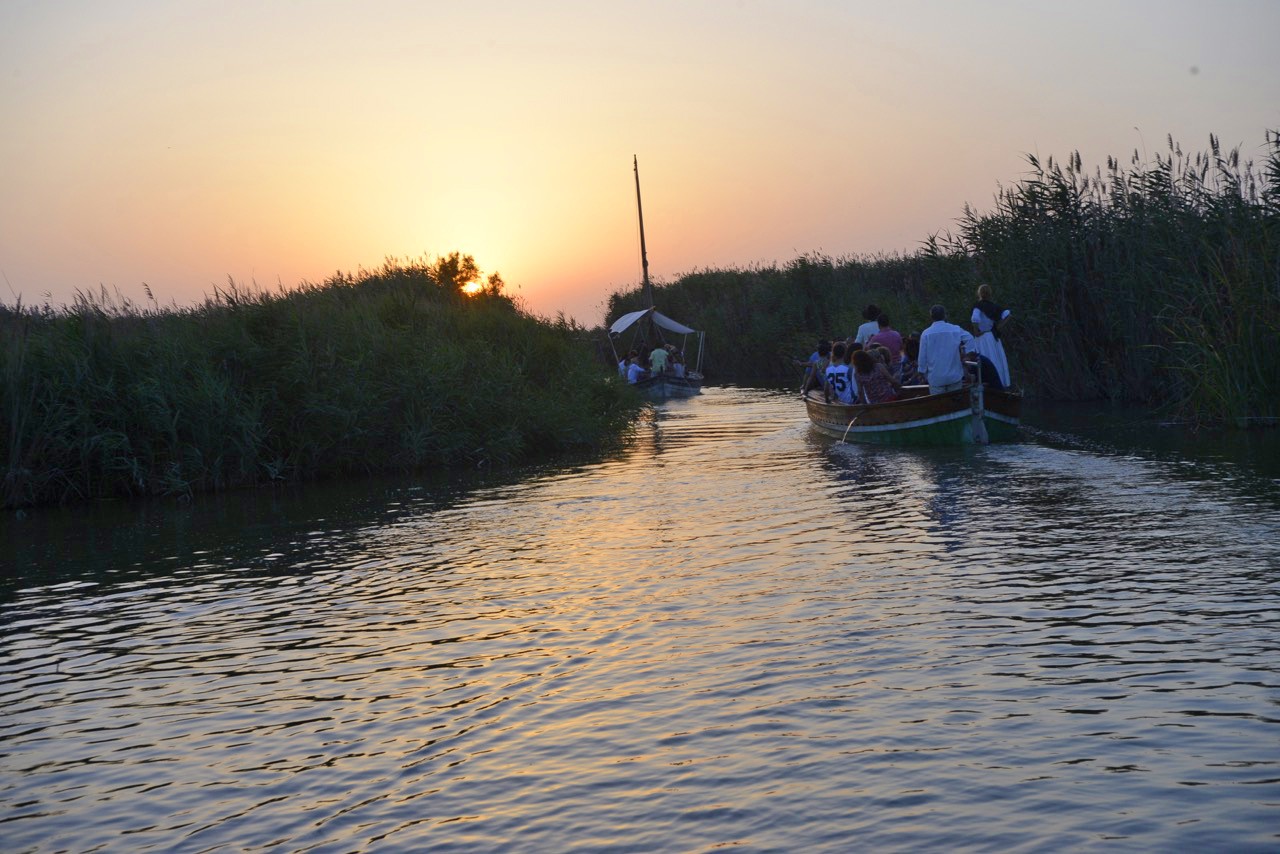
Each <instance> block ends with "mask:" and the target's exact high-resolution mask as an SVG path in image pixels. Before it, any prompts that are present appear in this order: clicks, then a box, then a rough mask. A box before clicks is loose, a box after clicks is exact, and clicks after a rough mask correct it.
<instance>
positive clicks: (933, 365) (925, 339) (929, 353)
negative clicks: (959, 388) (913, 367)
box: [918, 320, 973, 386]
mask: <svg viewBox="0 0 1280 854" xmlns="http://www.w3.org/2000/svg"><path fill="white" fill-rule="evenodd" d="M961 347H964V349H965V350H966V351H968V350H972V349H973V336H972V335H970V334H969V333H968V332H967V331H965V330H964V329H963V328H962V327H959V326H956V325H955V324H954V323H948V322H947V321H945V320H935V321H934V322H933V324H932V325H930V327H929V328H928V329H926V330H925V331H924V332H921V333H920V359H919V363H918V364H919V367H918V370H919V371H920V372H921V373H922V374H924V375H925V377H927V378H928V380H929V385H933V386H939V385H951V384H952V383H958V382H960V381H961V380H963V379H964V365H963V364H961V361H960V348H961Z"/></svg>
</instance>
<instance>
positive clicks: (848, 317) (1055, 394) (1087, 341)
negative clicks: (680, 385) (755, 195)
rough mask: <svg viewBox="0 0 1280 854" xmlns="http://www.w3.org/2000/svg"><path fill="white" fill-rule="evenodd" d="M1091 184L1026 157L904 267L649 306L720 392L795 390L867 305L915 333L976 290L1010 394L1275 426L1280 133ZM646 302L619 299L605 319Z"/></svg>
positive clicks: (741, 275) (814, 260)
mask: <svg viewBox="0 0 1280 854" xmlns="http://www.w3.org/2000/svg"><path fill="white" fill-rule="evenodd" d="M1209 143H1210V145H1209V150H1208V151H1206V152H1203V153H1199V154H1196V155H1194V156H1190V155H1184V154H1183V152H1182V149H1181V147H1180V146H1179V145H1178V144H1177V143H1175V142H1174V140H1173V138H1172V137H1169V139H1168V150H1167V151H1166V152H1163V153H1159V154H1157V155H1156V157H1155V159H1154V162H1148V161H1146V160H1145V159H1143V158H1141V157H1140V156H1139V154H1138V152H1137V151H1135V152H1134V153H1133V157H1132V159H1131V161H1130V163H1129V165H1128V166H1127V167H1123V166H1121V164H1120V163H1119V161H1117V160H1116V159H1114V158H1108V162H1107V164H1106V167H1105V169H1104V168H1102V167H1097V168H1096V169H1094V170H1093V172H1092V174H1090V173H1089V172H1088V171H1086V169H1085V167H1084V165H1083V164H1082V163H1081V159H1080V155H1079V154H1078V153H1075V154H1072V155H1071V156H1069V157H1068V158H1067V160H1066V161H1065V162H1057V161H1055V160H1053V159H1052V158H1050V159H1049V160H1047V161H1046V162H1044V163H1041V162H1040V161H1039V160H1038V159H1036V158H1035V157H1031V156H1028V158H1027V160H1028V164H1029V167H1030V169H1029V172H1028V173H1027V174H1026V175H1025V176H1024V177H1023V178H1022V179H1021V180H1020V181H1018V182H1017V183H1016V184H1014V185H1012V186H1010V187H1007V188H1001V189H1000V191H999V192H998V194H997V195H996V197H995V202H994V206H993V207H992V209H991V210H990V211H988V212H984V213H980V212H978V211H976V210H974V209H972V208H970V207H968V206H966V207H965V209H964V213H963V216H962V217H961V218H960V220H959V221H958V223H957V230H956V231H955V232H954V233H947V234H945V235H933V236H932V237H930V238H929V239H928V240H927V241H925V243H924V246H923V248H922V249H921V251H919V252H917V253H915V254H912V255H908V256H877V257H858V258H837V259H832V258H829V257H826V256H822V255H806V256H802V257H800V258H797V259H795V260H794V261H791V262H790V263H788V264H786V265H785V266H782V267H779V266H777V265H771V266H754V267H749V268H739V269H707V270H695V271H693V272H690V273H687V274H685V275H683V276H681V277H679V278H678V279H677V280H676V281H673V282H670V283H666V284H655V292H656V297H655V299H656V300H657V301H658V302H660V303H661V305H662V306H663V307H664V311H669V312H670V313H672V314H673V316H676V317H685V318H694V319H696V321H697V323H698V324H699V328H701V329H704V330H705V331H706V332H707V341H708V354H707V361H708V364H709V373H710V375H711V378H712V379H713V380H716V381H721V382H724V381H731V382H741V383H753V382H754V383H762V382H763V383H787V382H792V383H794V382H795V381H796V380H797V379H798V376H799V374H798V369H797V368H796V367H795V365H794V360H795V359H797V358H799V359H804V358H806V357H807V356H808V354H809V353H810V352H811V351H812V350H813V347H814V342H815V341H816V340H818V339H819V338H833V337H837V336H839V337H844V336H847V335H852V334H853V332H854V330H855V329H857V327H858V324H859V323H861V322H862V317H861V313H862V310H863V309H864V308H865V307H866V305H867V304H868V303H874V304H875V305H877V306H879V307H880V308H881V309H882V310H884V311H886V312H887V313H888V314H889V316H890V317H891V319H892V321H893V325H894V327H895V328H896V329H898V330H899V331H901V332H903V333H904V334H906V333H908V332H913V333H914V332H919V331H920V330H922V329H923V328H924V327H926V326H927V325H928V323H929V320H928V317H929V307H930V305H932V304H933V303H941V304H943V305H944V306H946V308H947V310H948V315H949V319H950V320H951V321H952V322H955V323H960V324H963V325H966V326H967V324H968V320H969V311H970V309H971V307H972V306H973V303H974V293H975V291H976V289H977V285H978V284H980V283H982V282H986V283H989V284H990V285H991V286H992V287H993V288H994V290H995V297H996V301H997V302H999V303H1000V304H1002V305H1003V306H1005V307H1006V308H1009V309H1011V310H1012V311H1013V317H1012V322H1011V323H1010V324H1009V327H1008V332H1007V334H1006V337H1005V339H1004V343H1005V347H1006V349H1007V350H1008V352H1009V358H1010V362H1011V365H1012V367H1013V371H1014V381H1015V383H1017V384H1018V385H1021V386H1022V387H1023V388H1024V389H1025V390H1026V391H1027V392H1028V393H1029V394H1032V395H1034V396H1039V397H1042V398H1047V399H1055V400H1108V399H1109V400H1122V401H1128V402H1131V403H1141V404H1143V405H1147V406H1152V407H1155V408H1158V409H1160V410H1162V411H1163V412H1165V413H1166V414H1168V415H1170V416H1171V417H1174V418H1177V419H1179V420H1183V421H1187V422H1190V423H1193V424H1207V423H1226V424H1234V425H1242V426H1244V425H1250V424H1274V423H1275V422H1276V419H1277V418H1278V417H1280V356H1278V355H1277V354H1280V133H1276V132H1268V134H1267V136H1266V145H1265V148H1264V151H1263V155H1264V156H1263V157H1262V158H1261V159H1260V165H1259V166H1256V167H1255V165H1254V163H1253V162H1252V161H1249V160H1245V161H1244V162H1243V163H1242V162H1241V158H1240V152H1239V149H1235V150H1232V151H1229V152H1224V151H1223V150H1222V149H1221V147H1220V145H1219V142H1218V140H1217V139H1216V138H1214V137H1210V140H1209ZM641 307H643V303H642V297H641V295H640V294H639V291H638V290H636V291H624V292H619V293H615V294H613V295H612V296H611V297H610V300H609V309H608V310H609V314H608V316H609V317H617V316H619V315H620V314H622V313H624V312H626V311H633V310H636V309H638V308H641Z"/></svg>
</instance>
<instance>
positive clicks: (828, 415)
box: [805, 389, 1022, 448]
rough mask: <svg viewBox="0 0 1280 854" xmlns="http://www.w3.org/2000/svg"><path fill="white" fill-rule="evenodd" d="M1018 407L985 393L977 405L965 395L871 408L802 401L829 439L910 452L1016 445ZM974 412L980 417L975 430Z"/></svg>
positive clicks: (922, 396)
mask: <svg viewBox="0 0 1280 854" xmlns="http://www.w3.org/2000/svg"><path fill="white" fill-rule="evenodd" d="M1021 403H1022V398H1021V395H1018V394H1014V393H1008V392H992V391H987V392H986V395H985V399H981V398H980V397H979V396H978V395H977V394H976V393H974V392H971V391H970V390H969V389H965V390H962V391H956V392H948V393H946V394H939V395H928V394H926V393H924V392H922V391H917V393H916V394H915V395H914V396H911V397H907V398H904V399H901V400H897V401H893V402H891V403H883V404H876V405H872V406H846V405H842V404H839V403H834V404H833V403H826V402H825V401H822V400H821V399H820V398H819V397H817V396H816V395H810V396H807V397H806V398H805V407H806V409H807V411H808V414H809V420H810V421H812V422H813V424H814V426H815V427H817V428H818V429H819V430H821V431H822V432H823V433H826V434H827V435H829V436H834V437H836V438H840V439H843V440H845V441H849V442H865V443H869V444H877V445H893V446H903V447H913V448H919V447H948V446H954V445H972V444H984V443H986V442H1012V441H1016V440H1017V438H1018V425H1019V415H1020V410H1021ZM975 412H980V413H981V422H980V423H981V427H979V426H978V424H979V416H976V415H975ZM983 433H985V434H986V435H985V436H983V435H982V434H983Z"/></svg>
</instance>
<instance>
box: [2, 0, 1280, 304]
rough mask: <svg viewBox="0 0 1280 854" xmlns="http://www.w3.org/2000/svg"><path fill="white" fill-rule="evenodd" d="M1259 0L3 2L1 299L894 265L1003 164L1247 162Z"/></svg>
mask: <svg viewBox="0 0 1280 854" xmlns="http://www.w3.org/2000/svg"><path fill="white" fill-rule="evenodd" d="M1276 33H1280V3H1275V2H1268V0H1234V2H1226V3H1219V4H1215V5H1214V6H1213V7H1212V9H1209V8H1207V7H1204V6H1202V5H1201V4H1193V3H1191V2H1187V1H1186V0H1171V2H1145V0H1143V2H1136V0H1135V2H1128V3H1125V2H1117V3H1104V2H1098V0H1082V2H1078V3H1076V4H1073V5H1072V6H1070V7H1063V6H1062V5H1061V4H1060V3H1049V2H1025V3H1013V2H995V0H990V2H975V3H965V4H952V3H942V2H922V1H919V0H918V1H917V2H900V3H895V4H884V3H878V2H860V0H859V1H858V2H835V0H793V2H758V1H757V2H753V1H752V0H738V2H734V1H733V0H726V2H704V3H677V2H648V3H629V2H628V3H606V4H601V3H597V2H549V3H542V4H525V3H517V2H498V0H492V2H484V0H480V2H474V3H468V4H452V3H431V2H426V3H423V2H408V0H400V1H399V2H392V0H369V1H368V2H362V3H360V4H355V3H346V2H276V3H266V4H259V3H249V2H218V3H210V2H185V1H184V0H179V2H151V1H150V0H148V2H140V0H135V2H115V0H108V2H98V3H89V2H25V0H0V115H3V116H4V117H5V119H6V121H5V131H4V133H3V134H0V273H3V276H4V280H5V283H4V284H0V302H5V303H12V302H13V301H14V300H15V299H16V298H18V297H21V299H22V300H23V302H24V303H27V304H31V303H40V302H44V301H46V299H47V300H50V301H52V302H54V303H55V304H57V303H62V302H67V301H69V300H70V299H71V298H72V296H73V295H74V293H75V291H76V290H77V289H94V290H96V289H97V287H98V286H99V285H105V286H107V287H108V288H110V289H118V290H119V291H120V293H121V294H123V295H124V296H126V297H128V298H130V299H133V300H135V301H139V302H141V301H143V300H144V298H145V297H144V290H143V283H144V282H145V283H147V285H148V286H149V287H150V289H151V290H152V292H153V293H154V294H155V296H156V298H157V299H158V300H159V301H160V302H161V303H163V304H167V303H170V302H177V303H179V304H186V303H190V302H194V301H197V300H199V299H200V298H201V297H202V296H203V295H204V294H206V293H210V292H212V289H213V287H215V286H220V285H222V284H223V283H225V282H226V280H227V278H228V277H231V278H234V279H235V280H236V281H238V282H243V283H249V282H251V281H256V282H257V283H258V284H259V285H261V286H264V287H275V286H276V285H277V284H280V285H283V286H285V287H290V286H293V285H296V284H297V283H298V282H300V281H302V280H309V281H318V280H321V279H323V278H324V277H326V276H327V275H329V274H331V273H333V272H335V271H340V270H341V271H354V270H356V269H358V268H360V267H376V266H379V265H380V264H381V263H382V261H383V260H384V259H385V258H388V257H399V258H419V257H422V256H424V255H427V256H440V255H446V254H448V253H449V252H453V251H460V252H463V253H465V254H470V255H472V256H473V257H475V259H476V261H477V263H478V264H479V265H480V267H481V268H482V269H483V270H484V272H485V273H486V274H488V273H493V272H499V273H501V274H502V276H503V278H504V280H505V281H506V282H507V288H508V292H509V293H511V294H512V295H513V296H516V297H518V298H520V299H521V300H522V301H523V302H524V304H525V305H526V307H527V308H529V309H530V310H532V311H534V312H536V313H539V314H543V315H553V314H555V312H557V311H564V312H565V313H566V314H569V315H571V316H574V317H576V318H577V319H578V320H580V321H582V322H585V323H589V324H590V323H595V322H598V321H599V320H600V319H601V315H602V312H603V307H604V303H605V301H606V300H607V298H608V295H609V294H610V293H611V292H612V291H614V290H617V289H619V288H623V287H629V286H632V285H634V284H635V283H636V282H637V281H638V279H639V276H640V263H639V249H638V245H637V227H636V217H635V198H634V185H633V183H632V181H633V176H632V171H631V163H632V160H631V158H632V155H633V154H635V155H638V156H639V159H640V171H641V179H642V182H643V190H644V204H645V228H646V238H647V241H648V247H649V260H650V265H651V271H652V273H653V275H654V276H655V277H656V278H658V279H672V278H675V277H676V276H678V275H679V274H680V273H683V272H687V271H689V270H692V269H698V268H707V267H725V266H748V265H751V264H756V263H764V264H769V263H774V262H777V263H786V262H787V261H789V260H791V259H792V258H794V257H796V256H797V255H799V254H803V253H811V252H823V253H826V254H828V255H832V256H842V255H851V254H873V253H878V252H901V251H912V250H914V249H915V248H917V247H918V246H919V244H920V242H921V241H923V240H924V239H925V238H926V237H927V236H928V235H929V234H931V233H933V232H937V231H944V230H947V229H949V228H951V227H952V226H953V224H954V222H955V220H956V218H957V217H959V216H960V214H961V212H962V209H963V207H964V205H965V203H966V202H968V203H971V204H973V205H974V206H976V207H978V208H979V209H982V208H984V207H986V206H988V205H989V203H990V200H991V198H992V196H993V195H994V194H995V193H996V192H997V190H998V188H999V186H1000V185H1001V184H1009V183H1012V182H1014V181H1016V180H1017V179H1018V177H1019V176H1020V175H1021V174H1022V173H1023V172H1024V171H1025V168H1026V163H1025V155H1026V153H1028V152H1035V153H1038V154H1040V155H1041V156H1047V155H1056V156H1058V157H1064V156H1065V155H1066V154H1068V153H1069V152H1071V151H1074V150H1077V149H1078V150H1079V151H1080V153H1081V156H1082V158H1083V159H1084V161H1085V163H1086V164H1088V165H1090V166H1092V165H1098V164H1101V163H1104V162H1105V160H1106V157H1107V156H1108V155H1116V156H1119V157H1121V158H1122V160H1123V161H1125V162H1127V160H1128V157H1129V155H1130V154H1131V153H1132V151H1133V150H1134V149H1139V150H1140V151H1144V152H1150V154H1151V155H1154V154H1155V152H1157V151H1162V150H1164V147H1165V144H1166V143H1165V139H1166V135H1167V134H1172V135H1173V136H1174V138H1175V139H1176V140H1177V141H1178V142H1180V143H1181V145H1182V147H1183V148H1184V150H1193V151H1194V150H1201V149H1203V148H1205V147H1206V146H1207V140H1208V135H1209V134H1210V133H1214V134H1217V135H1218V136H1219V137H1220V138H1221V140H1222V142H1223V144H1224V145H1225V146H1227V147H1232V146H1235V145H1240V146H1241V147H1242V155H1243V156H1244V157H1245V158H1251V157H1255V156H1256V155H1257V154H1258V153H1259V152H1260V151H1261V149H1262V146H1263V143H1264V141H1265V132H1266V130H1267V129H1277V128H1280V58H1278V57H1280V52H1277V51H1275V50H1274V45H1273V42H1274V37H1275V34H1276Z"/></svg>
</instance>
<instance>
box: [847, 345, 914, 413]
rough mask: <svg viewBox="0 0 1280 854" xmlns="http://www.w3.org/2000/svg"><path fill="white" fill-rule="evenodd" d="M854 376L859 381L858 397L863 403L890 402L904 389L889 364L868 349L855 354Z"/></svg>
mask: <svg viewBox="0 0 1280 854" xmlns="http://www.w3.org/2000/svg"><path fill="white" fill-rule="evenodd" d="M853 378H854V379H855V380H856V381H857V383H858V399H859V400H860V401H861V402H862V403H888V402H889V401H891V400H897V399H898V392H900V391H902V386H900V385H898V381H897V380H895V379H894V378H893V374H891V373H889V368H888V366H887V365H885V363H884V362H882V361H881V360H880V359H877V358H876V357H875V356H873V355H871V354H870V353H868V352H867V351H866V350H857V351H855V352H854V354H853Z"/></svg>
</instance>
